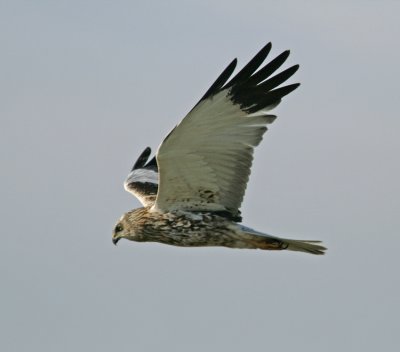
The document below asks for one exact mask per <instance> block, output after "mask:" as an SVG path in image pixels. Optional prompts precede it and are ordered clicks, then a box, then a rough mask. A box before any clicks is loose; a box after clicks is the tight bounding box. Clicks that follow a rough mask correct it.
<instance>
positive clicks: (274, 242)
mask: <svg viewBox="0 0 400 352" xmlns="http://www.w3.org/2000/svg"><path fill="white" fill-rule="evenodd" d="M240 229H241V230H242V231H243V233H244V234H246V235H249V237H248V239H247V241H248V242H247V243H248V244H249V247H248V248H259V249H266V250H283V249H286V250H289V251H296V252H304V253H310V254H317V255H321V254H325V251H326V247H324V246H322V245H321V244H320V243H321V241H309V240H292V239H287V238H280V237H275V236H271V235H267V234H266V233H262V232H259V231H256V230H253V229H251V228H249V227H246V226H243V225H240Z"/></svg>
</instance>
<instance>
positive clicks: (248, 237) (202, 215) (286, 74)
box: [112, 43, 326, 254]
mask: <svg viewBox="0 0 400 352" xmlns="http://www.w3.org/2000/svg"><path fill="white" fill-rule="evenodd" d="M270 50H271V43H268V44H267V45H265V46H264V47H263V48H262V49H261V50H260V51H259V52H258V54H257V55H256V56H255V57H254V58H253V59H252V60H250V62H249V63H248V64H247V65H245V66H244V67H243V69H242V70H241V71H239V72H238V73H237V74H236V75H235V76H234V77H233V78H231V76H232V73H233V71H234V70H235V67H236V64H237V60H236V59H235V60H233V61H232V62H231V63H230V64H229V65H228V67H227V68H226V69H225V70H224V71H223V72H222V73H221V75H220V76H219V77H218V78H217V80H216V81H215V82H214V83H213V84H212V85H211V87H210V88H209V89H208V90H207V92H206V93H205V94H204V96H203V97H202V98H201V99H200V101H199V102H198V103H197V104H196V105H195V106H194V108H193V109H192V110H191V111H190V112H189V113H188V114H187V115H186V117H185V118H184V119H183V120H182V121H181V122H180V123H179V124H178V125H177V126H176V127H175V128H174V129H173V130H172V131H171V132H170V133H169V134H168V135H167V136H166V137H165V138H164V140H163V141H162V143H161V145H160V146H159V148H158V150H157V152H156V155H155V156H153V158H151V159H150V160H149V157H150V155H151V149H150V148H146V149H145V150H144V151H143V152H142V154H141V155H140V156H139V158H138V159H137V161H136V163H135V164H134V166H133V168H132V170H131V172H130V173H129V175H128V177H127V179H126V181H125V183H124V187H125V189H126V190H127V191H128V192H130V193H132V194H133V195H134V196H136V197H137V198H138V199H139V201H140V202H141V203H142V205H143V207H142V208H138V209H134V210H131V211H129V212H127V213H125V214H124V215H123V216H122V217H121V218H120V219H119V221H118V222H117V224H116V226H115V228H114V232H113V236H112V240H113V243H114V244H117V242H118V241H119V240H120V239H121V238H126V239H128V240H131V241H137V242H160V243H164V244H169V245H175V246H181V247H200V246H223V247H229V248H254V249H255V248H258V249H266V250H284V249H286V250H291V251H299V252H306V253H311V254H324V251H325V249H326V248H325V247H323V246H322V245H320V244H319V243H320V241H307V240H294V239H286V238H280V237H276V236H272V235H269V234H266V233H263V232H260V231H257V230H254V229H252V228H250V227H247V226H244V225H242V224H241V221H242V217H241V213H240V210H239V209H240V206H241V204H242V201H243V197H244V193H245V190H246V185H247V182H248V180H249V175H250V168H251V165H252V161H253V152H254V148H255V147H256V146H257V145H258V144H259V143H260V142H261V140H262V137H263V135H264V133H265V132H266V131H267V125H268V124H270V123H272V122H273V121H274V120H275V118H276V116H275V115H271V114H270V113H269V111H270V110H272V109H273V108H275V107H276V106H277V105H278V104H279V103H280V102H281V99H282V98H283V97H284V96H286V95H287V94H289V93H290V92H292V91H293V90H295V89H296V88H297V87H298V86H299V84H298V83H296V84H288V85H285V86H281V84H282V83H284V82H285V81H286V80H288V79H289V78H290V77H291V76H292V75H293V74H294V73H295V72H296V71H297V69H298V68H299V66H298V65H294V66H292V67H289V68H287V69H285V70H283V71H281V72H280V73H277V74H275V72H276V71H277V70H278V69H279V67H281V65H282V64H283V63H284V62H285V61H286V59H287V57H288V56H289V51H284V52H283V53H281V54H280V55H278V56H277V57H276V58H274V59H273V60H271V61H270V62H268V63H266V64H264V61H265V59H266V58H267V56H268V54H269V52H270ZM230 78H231V79H230Z"/></svg>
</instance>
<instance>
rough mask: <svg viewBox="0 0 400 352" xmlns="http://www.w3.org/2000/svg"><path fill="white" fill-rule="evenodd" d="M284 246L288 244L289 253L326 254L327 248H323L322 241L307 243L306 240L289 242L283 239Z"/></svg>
mask: <svg viewBox="0 0 400 352" xmlns="http://www.w3.org/2000/svg"><path fill="white" fill-rule="evenodd" d="M281 241H282V242H283V244H286V245H287V247H286V249H287V250H289V251H296V252H305V253H311V254H317V255H321V254H325V251H326V247H324V246H321V245H320V244H317V243H321V241H305V240H287V239H283V238H282V239H281Z"/></svg>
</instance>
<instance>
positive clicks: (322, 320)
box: [0, 0, 400, 352]
mask: <svg viewBox="0 0 400 352" xmlns="http://www.w3.org/2000/svg"><path fill="white" fill-rule="evenodd" d="M399 13H400V3H399V2H398V1H389V0H388V1H379V2H378V1H352V2H344V1H343V2H337V1H330V2H329V1H328V2H320V1H279V2H278V1H276V2H272V1H255V0H253V1H246V2H244V1H236V2H235V1H233V2H232V1H218V2H214V1H202V2H188V1H168V2H161V1H160V2H155V1H147V2H146V4H143V3H142V2H140V3H139V2H136V1H35V2H30V1H0V50H1V62H2V64H1V68H0V77H1V78H0V97H1V103H0V119H1V120H0V121H1V128H0V163H1V165H2V171H1V185H0V192H1V198H0V199H1V200H0V202H1V203H0V214H1V215H0V216H1V224H2V234H3V239H2V244H1V246H0V280H1V281H0V282H1V291H0V292H1V293H0V295H1V296H0V298H1V299H0V350H1V351H100V352H101V351H114V350H116V351H117V350H118V351H121V352H122V351H160V350H164V351H194V352H197V351H205V350H207V351H230V352H236V351H250V350H251V351H265V350H270V351H293V350H295V351H363V352H368V351H377V350H384V351H394V350H396V347H397V348H398V346H399V343H398V336H397V334H398V329H399V313H400V282H399V272H398V271H399V267H400V259H399V255H398V249H399V248H400V238H399V228H400V215H399V210H400V201H399V195H400V189H399V188H400V187H399V180H400V167H399V151H400V141H399V138H398V131H399V129H400V122H399V121H400V120H399V114H398V112H397V110H398V102H399V88H398V84H399V76H400V75H399V73H400V72H399V71H400V70H399V62H400V49H399V45H398V42H399V37H400V25H399V21H398V14H399ZM268 41H272V44H273V51H272V56H271V57H273V56H275V55H277V54H279V53H280V52H281V51H283V50H285V49H291V56H290V58H289V60H288V61H289V63H288V64H295V63H299V64H300V70H299V72H298V73H296V75H295V77H294V78H293V79H292V82H301V84H302V85H301V87H300V88H299V89H298V90H296V91H295V92H294V93H292V94H291V95H290V96H289V97H287V98H286V99H284V101H283V103H282V104H281V105H280V106H279V107H278V108H277V109H276V111H275V112H276V113H277V114H278V119H277V120H276V121H275V123H274V124H273V125H271V127H270V129H269V131H268V132H267V134H266V136H265V139H264V141H263V143H262V144H261V146H260V147H259V148H258V149H257V152H256V158H255V164H254V167H253V172H252V176H251V179H250V184H249V187H248V191H247V193H246V198H245V201H244V204H243V207H242V211H243V215H244V224H246V225H249V226H252V227H254V228H256V229H259V230H262V231H265V232H267V233H271V234H275V235H278V236H279V235H280V236H285V237H292V238H299V239H321V240H323V241H324V243H325V244H326V245H327V246H328V248H329V250H328V253H327V255H326V256H324V257H314V256H308V255H305V254H297V253H291V252H280V253H272V252H262V251H251V250H248V251H246V250H229V249H223V248H211V249H209V248H207V249H204V248H200V249H182V248H174V247H168V246H163V245H159V244H138V243H131V242H128V241H121V242H120V243H119V245H118V247H116V248H115V247H114V246H113V245H112V243H111V230H112V228H113V226H114V223H115V221H116V220H117V219H118V217H119V216H120V215H121V214H122V213H123V212H125V211H127V210H129V209H131V208H134V207H138V206H139V203H138V202H137V201H136V199H134V198H133V197H131V195H129V194H128V193H126V192H125V191H124V190H123V187H122V182H123V180H124V178H125V176H126V175H127V173H128V171H129V168H130V167H131V166H132V163H133V162H134V161H135V158H136V157H137V156H138V154H139V153H140V152H141V151H142V150H143V149H144V147H146V146H151V147H152V148H153V149H156V147H157V146H158V144H159V143H160V141H161V139H162V138H163V137H164V136H165V134H166V133H167V132H168V131H169V130H170V129H171V128H172V127H173V126H174V124H176V123H177V122H178V121H179V120H180V119H181V118H182V117H183V116H184V115H185V114H186V113H187V112H188V111H189V110H190V108H191V107H192V106H193V104H194V103H195V102H197V100H198V99H199V98H200V97H201V95H202V94H203V93H204V92H205V90H206V89H207V88H208V87H209V85H210V84H211V83H212V82H213V80H214V79H215V78H216V76H217V75H218V74H219V73H220V72H221V71H222V70H223V69H224V68H225V66H226V65H227V64H228V63H229V62H230V61H231V60H232V59H233V58H234V57H238V59H239V67H241V66H242V65H243V64H245V63H246V62H247V60H249V59H250V58H251V57H252V56H253V55H254V54H255V53H256V52H257V51H258V50H259V49H260V48H261V47H262V46H263V45H264V44H265V43H266V42H268Z"/></svg>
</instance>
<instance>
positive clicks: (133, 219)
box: [112, 208, 144, 245]
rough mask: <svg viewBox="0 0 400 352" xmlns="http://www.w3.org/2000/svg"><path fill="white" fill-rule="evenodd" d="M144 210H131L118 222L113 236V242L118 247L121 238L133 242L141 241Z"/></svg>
mask: <svg viewBox="0 0 400 352" xmlns="http://www.w3.org/2000/svg"><path fill="white" fill-rule="evenodd" d="M143 211H144V208H139V209H134V210H131V211H129V212H127V213H125V214H124V215H122V216H121V218H120V219H119V220H118V222H117V224H116V225H115V227H114V230H113V234H112V241H113V243H114V244H115V245H116V244H117V243H118V241H119V240H120V239H121V238H126V239H128V240H131V241H140V240H141V231H140V224H141V221H140V220H141V219H142V217H143Z"/></svg>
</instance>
